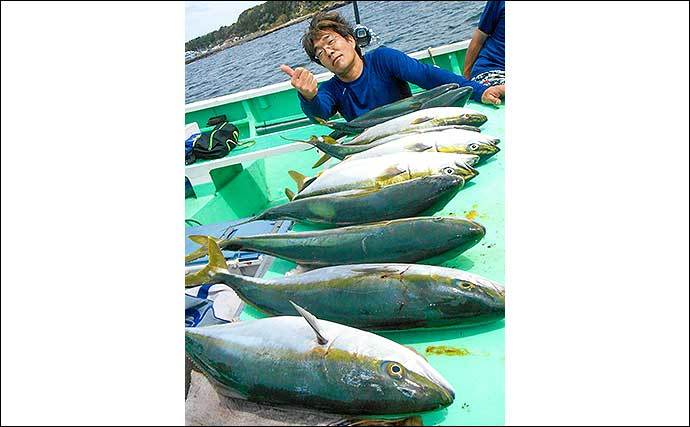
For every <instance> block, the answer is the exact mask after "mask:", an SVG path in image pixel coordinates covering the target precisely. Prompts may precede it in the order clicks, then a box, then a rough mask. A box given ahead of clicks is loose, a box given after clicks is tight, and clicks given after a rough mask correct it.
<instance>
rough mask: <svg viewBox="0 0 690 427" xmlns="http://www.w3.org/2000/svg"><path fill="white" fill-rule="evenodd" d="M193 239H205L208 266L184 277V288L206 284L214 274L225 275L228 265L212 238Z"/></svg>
mask: <svg viewBox="0 0 690 427" xmlns="http://www.w3.org/2000/svg"><path fill="white" fill-rule="evenodd" d="M194 237H195V238H196V237H199V238H204V237H205V238H206V246H208V264H206V266H205V267H204V268H202V269H201V270H199V271H197V272H195V273H192V274H188V275H186V276H185V277H184V284H185V288H189V287H194V286H198V285H201V284H203V283H208V282H209V281H210V280H211V279H212V278H213V276H214V274H215V273H227V271H228V264H227V263H226V262H225V256H224V255H223V252H222V251H221V250H220V247H219V246H218V243H216V240H215V239H214V238H213V237H206V236H194Z"/></svg>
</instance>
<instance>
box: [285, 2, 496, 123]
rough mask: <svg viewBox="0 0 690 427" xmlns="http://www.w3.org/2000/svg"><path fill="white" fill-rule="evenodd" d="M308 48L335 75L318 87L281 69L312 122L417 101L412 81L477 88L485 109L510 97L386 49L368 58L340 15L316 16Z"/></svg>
mask: <svg viewBox="0 0 690 427" xmlns="http://www.w3.org/2000/svg"><path fill="white" fill-rule="evenodd" d="M302 46H303V47H304V50H305V52H306V53H307V55H308V56H309V58H310V59H311V60H312V61H314V62H316V63H318V64H321V65H323V66H324V67H326V68H327V69H328V70H329V71H331V72H332V73H333V74H335V76H333V78H331V79H330V80H328V81H326V82H324V83H323V84H322V85H321V87H318V86H317V82H316V78H315V77H314V74H313V73H311V72H310V71H309V70H307V69H305V68H302V67H298V68H295V69H294V70H293V69H292V68H290V67H289V66H287V65H281V67H280V69H281V70H283V71H284V72H285V73H286V74H288V75H289V76H290V82H291V83H292V86H294V87H295V89H297V92H298V93H299V95H298V96H299V98H300V102H301V105H302V110H303V111H304V113H305V114H306V115H307V116H309V117H311V118H314V117H320V118H323V119H328V118H330V117H331V116H333V115H334V114H335V113H336V112H339V113H340V114H341V115H342V116H343V117H345V119H346V120H348V121H350V120H352V119H354V118H356V117H358V116H360V115H362V114H364V113H366V112H367V111H369V110H372V109H374V108H376V107H380V106H382V105H386V104H390V103H391V102H395V101H398V100H400V99H403V98H406V97H408V96H411V95H412V93H411V91H410V87H409V85H408V82H410V83H414V84H415V85H417V86H419V87H421V88H423V89H432V88H435V87H437V86H440V85H443V84H447V83H458V84H459V85H460V86H471V87H472V88H473V89H474V92H473V95H472V96H473V98H474V100H476V101H477V102H483V103H485V104H500V103H501V98H502V97H503V96H504V94H505V86H504V85H500V86H493V87H487V86H484V85H482V84H480V83H477V82H473V81H470V80H467V79H465V78H464V77H462V76H459V75H457V74H453V73H451V72H449V71H446V70H443V69H441V68H437V67H432V66H430V65H427V64H423V63H421V62H419V61H418V60H416V59H414V58H411V57H409V56H408V55H406V54H405V53H404V52H401V51H399V50H395V49H391V48H387V47H385V46H381V47H379V48H377V49H374V50H372V51H371V52H368V53H367V54H366V55H362V51H361V50H360V48H359V46H357V43H356V42H355V37H354V33H353V29H352V27H351V26H350V24H349V23H348V22H347V21H346V20H345V19H344V18H343V17H341V16H340V15H339V14H338V13H337V12H327V13H319V14H317V15H315V16H314V18H313V19H312V21H311V24H310V25H309V28H308V29H307V32H306V33H305V34H304V36H303V37H302Z"/></svg>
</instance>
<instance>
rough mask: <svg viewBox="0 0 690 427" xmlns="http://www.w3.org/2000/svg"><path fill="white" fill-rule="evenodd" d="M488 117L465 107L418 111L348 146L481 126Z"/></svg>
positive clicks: (378, 127)
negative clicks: (435, 130) (446, 128)
mask: <svg viewBox="0 0 690 427" xmlns="http://www.w3.org/2000/svg"><path fill="white" fill-rule="evenodd" d="M486 120H487V117H486V116H485V115H484V114H481V113H480V112H478V111H476V110H472V109H469V108H464V107H435V108H426V109H423V110H418V111H415V112H412V113H409V114H406V115H404V116H400V117H397V118H395V119H391V120H388V121H386V122H383V123H381V124H378V125H376V126H372V127H370V128H368V129H367V130H365V131H364V132H362V133H361V134H359V135H357V136H356V137H355V138H353V139H352V140H351V141H348V142H347V143H346V144H368V143H371V142H373V141H375V140H377V139H380V138H385V137H387V136H390V135H394V134H396V133H400V132H405V131H410V130H415V129H426V128H432V127H438V126H446V125H470V126H477V127H479V126H481V125H483V124H484V123H486Z"/></svg>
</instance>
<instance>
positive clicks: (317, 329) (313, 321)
mask: <svg viewBox="0 0 690 427" xmlns="http://www.w3.org/2000/svg"><path fill="white" fill-rule="evenodd" d="M288 301H290V304H292V306H293V307H295V310H297V312H298V313H299V315H300V316H302V317H303V318H304V320H306V321H307V323H308V324H309V326H311V328H312V329H313V330H314V333H315V334H316V340H317V341H318V343H319V344H321V345H324V344H328V339H327V338H326V337H325V336H324V334H323V329H322V328H321V326H320V325H319V319H317V318H316V317H314V315H313V314H311V313H310V312H308V311H307V310H305V309H303V308H302V307H300V306H299V305H297V304H295V303H294V302H292V301H291V300H288Z"/></svg>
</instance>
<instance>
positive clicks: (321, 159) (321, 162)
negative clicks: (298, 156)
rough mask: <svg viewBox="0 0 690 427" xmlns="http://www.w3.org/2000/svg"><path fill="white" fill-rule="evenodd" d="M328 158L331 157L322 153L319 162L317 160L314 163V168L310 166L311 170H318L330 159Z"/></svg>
mask: <svg viewBox="0 0 690 427" xmlns="http://www.w3.org/2000/svg"><path fill="white" fill-rule="evenodd" d="M330 158H331V156H330V155H329V154H326V153H324V154H323V156H321V158H319V160H317V161H316V163H314V166H312V169H314V168H318V167H319V166H321V165H322V164H324V163H326V162H327V161H328V159H330Z"/></svg>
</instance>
